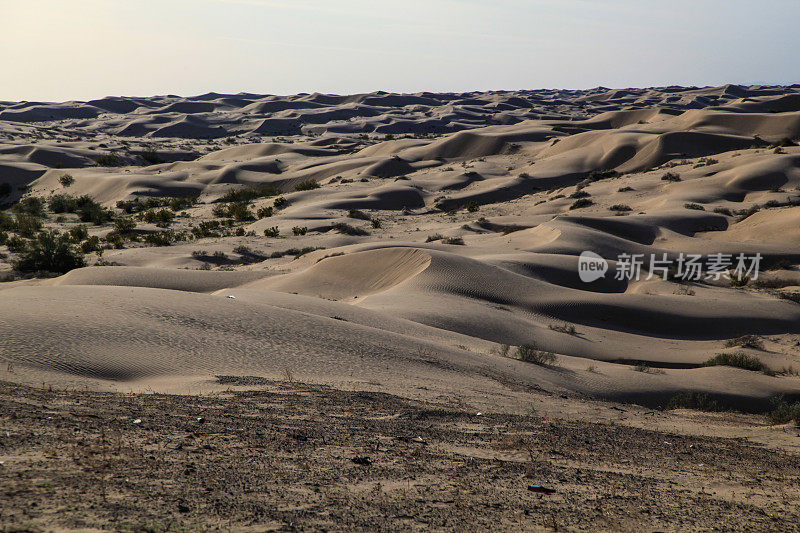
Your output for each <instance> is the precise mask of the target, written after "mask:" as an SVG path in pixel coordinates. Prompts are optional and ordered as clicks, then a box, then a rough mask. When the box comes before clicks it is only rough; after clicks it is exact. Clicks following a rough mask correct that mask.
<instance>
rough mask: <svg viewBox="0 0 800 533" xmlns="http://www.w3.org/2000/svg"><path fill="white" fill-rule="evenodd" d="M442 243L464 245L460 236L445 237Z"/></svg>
mask: <svg viewBox="0 0 800 533" xmlns="http://www.w3.org/2000/svg"><path fill="white" fill-rule="evenodd" d="M442 244H450V245H455V246H463V245H464V239H462V238H461V237H446V238H444V239H442Z"/></svg>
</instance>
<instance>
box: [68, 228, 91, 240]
mask: <svg viewBox="0 0 800 533" xmlns="http://www.w3.org/2000/svg"><path fill="white" fill-rule="evenodd" d="M69 238H70V239H72V242H74V243H79V242H81V241H84V240H86V239H88V238H89V230H88V229H87V228H86V226H84V225H83V224H78V225H77V226H75V227H73V228H70V230H69Z"/></svg>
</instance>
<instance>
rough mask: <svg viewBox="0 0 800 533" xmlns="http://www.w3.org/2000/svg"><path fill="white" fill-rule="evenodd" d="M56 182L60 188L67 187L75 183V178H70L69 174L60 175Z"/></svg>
mask: <svg viewBox="0 0 800 533" xmlns="http://www.w3.org/2000/svg"><path fill="white" fill-rule="evenodd" d="M58 182H59V183H60V184H61V186H62V187H69V186H70V185H72V184H73V183H75V178H73V177H72V176H70V175H69V174H62V175H61V177H60V178H58Z"/></svg>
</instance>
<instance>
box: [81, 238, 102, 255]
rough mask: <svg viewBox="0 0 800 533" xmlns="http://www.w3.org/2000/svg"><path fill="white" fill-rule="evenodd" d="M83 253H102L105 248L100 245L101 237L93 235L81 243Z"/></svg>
mask: <svg viewBox="0 0 800 533" xmlns="http://www.w3.org/2000/svg"><path fill="white" fill-rule="evenodd" d="M80 246H81V252H83V253H85V254H90V253H92V252H97V253H101V252H102V251H103V247H102V246H101V244H100V237H98V236H97V235H93V236H91V237H89V238H88V239H86V240H85V241H83V242H82V243H81V245H80Z"/></svg>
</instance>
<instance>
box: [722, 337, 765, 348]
mask: <svg viewBox="0 0 800 533" xmlns="http://www.w3.org/2000/svg"><path fill="white" fill-rule="evenodd" d="M735 346H740V347H742V348H752V349H754V350H763V349H764V342H763V341H762V340H761V337H759V336H758V335H742V336H740V337H736V338H733V339H728V340H726V341H725V347H726V348H733V347H735Z"/></svg>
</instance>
